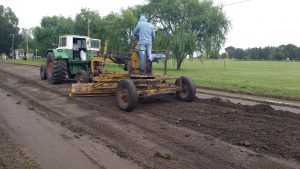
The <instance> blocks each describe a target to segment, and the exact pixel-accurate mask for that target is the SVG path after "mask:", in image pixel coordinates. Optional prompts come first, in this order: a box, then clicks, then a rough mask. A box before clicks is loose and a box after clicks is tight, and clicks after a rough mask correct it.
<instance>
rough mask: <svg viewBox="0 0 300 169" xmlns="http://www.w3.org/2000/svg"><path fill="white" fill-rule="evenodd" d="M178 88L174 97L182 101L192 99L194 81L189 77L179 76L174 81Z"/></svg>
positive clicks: (194, 91)
mask: <svg viewBox="0 0 300 169" xmlns="http://www.w3.org/2000/svg"><path fill="white" fill-rule="evenodd" d="M176 85H177V86H178V88H179V90H178V91H177V92H176V97H177V99H179V100H182V101H187V102H188V101H193V100H194V99H195V95H196V87H195V83H194V82H193V80H192V79H191V78H188V77H185V76H181V77H180V78H179V79H177V81H176Z"/></svg>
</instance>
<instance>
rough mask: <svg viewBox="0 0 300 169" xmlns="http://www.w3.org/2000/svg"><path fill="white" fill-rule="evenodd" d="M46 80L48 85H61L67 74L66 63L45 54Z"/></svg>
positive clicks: (51, 54)
mask: <svg viewBox="0 0 300 169" xmlns="http://www.w3.org/2000/svg"><path fill="white" fill-rule="evenodd" d="M46 69H47V72H46V74H47V80H48V82H49V83H50V84H60V83H62V82H63V81H64V80H65V78H66V74H67V63H66V61H65V60H62V59H59V60H54V57H53V53H51V52H50V53H48V54H47V64H46Z"/></svg>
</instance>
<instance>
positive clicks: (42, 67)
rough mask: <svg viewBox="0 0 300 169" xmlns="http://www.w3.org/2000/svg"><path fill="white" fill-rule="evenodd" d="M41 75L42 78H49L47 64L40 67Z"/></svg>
mask: <svg viewBox="0 0 300 169" xmlns="http://www.w3.org/2000/svg"><path fill="white" fill-rule="evenodd" d="M40 77H41V79H42V80H46V79H47V74H46V66H45V65H41V67H40Z"/></svg>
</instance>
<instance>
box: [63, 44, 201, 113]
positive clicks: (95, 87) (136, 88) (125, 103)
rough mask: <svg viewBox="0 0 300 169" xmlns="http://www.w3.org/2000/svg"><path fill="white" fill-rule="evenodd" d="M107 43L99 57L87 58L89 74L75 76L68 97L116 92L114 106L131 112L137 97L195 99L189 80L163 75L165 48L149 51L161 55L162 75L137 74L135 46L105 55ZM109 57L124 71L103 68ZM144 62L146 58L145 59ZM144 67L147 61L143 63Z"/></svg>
mask: <svg viewBox="0 0 300 169" xmlns="http://www.w3.org/2000/svg"><path fill="white" fill-rule="evenodd" d="M106 53H107V42H106V43H105V47H104V54H103V57H94V58H93V59H92V60H91V67H90V69H91V70H90V71H91V75H92V76H91V77H90V81H91V82H89V83H84V82H87V79H88V78H89V77H88V75H86V74H82V75H81V76H79V78H78V79H77V80H78V83H76V84H72V89H71V92H70V93H69V96H109V95H116V99H117V103H118V106H119V108H120V109H121V110H123V111H132V110H133V109H134V108H135V107H136V106H137V103H138V99H139V98H144V97H149V96H158V95H166V94H175V95H176V97H177V98H178V99H179V100H182V101H192V100H193V99H194V98H195V93H196V88H195V84H194V82H193V80H192V79H190V78H188V77H185V76H181V77H179V78H174V77H169V76H168V75H167V58H168V56H169V54H168V52H167V51H153V54H160V55H163V56H165V57H164V58H165V59H163V62H164V73H163V74H141V73H140V56H139V52H138V50H137V49H135V48H134V49H132V50H131V52H129V53H123V54H109V55H107V54H106ZM108 59H110V60H111V61H113V62H114V63H116V64H118V65H119V66H120V67H121V68H123V69H124V70H125V71H127V73H122V74H120V73H111V72H106V71H105V64H106V61H107V60H108ZM145 61H147V59H145ZM145 65H146V68H147V66H149V65H148V62H146V63H145Z"/></svg>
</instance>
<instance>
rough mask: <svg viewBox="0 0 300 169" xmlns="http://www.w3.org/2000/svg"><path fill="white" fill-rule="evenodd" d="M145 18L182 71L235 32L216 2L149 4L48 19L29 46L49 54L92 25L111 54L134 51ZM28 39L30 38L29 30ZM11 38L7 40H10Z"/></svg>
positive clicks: (182, 0) (150, 0)
mask: <svg viewBox="0 0 300 169" xmlns="http://www.w3.org/2000/svg"><path fill="white" fill-rule="evenodd" d="M141 14H143V15H145V16H146V17H147V19H148V21H149V22H150V23H152V24H153V25H154V26H155V29H156V35H157V37H156V40H155V41H154V43H153V49H157V50H160V49H167V50H169V51H170V53H171V56H172V57H173V58H174V59H175V61H176V63H177V69H180V67H181V64H182V62H183V61H184V59H185V58H187V57H192V56H193V54H194V53H195V52H201V53H206V54H207V55H213V54H215V53H218V52H219V51H220V49H221V48H222V47H223V45H224V43H225V40H226V34H227V32H228V30H229V28H230V22H229V20H228V19H227V17H226V15H225V13H224V11H223V8H222V6H219V5H215V4H214V3H213V1H212V0H204V1H199V0H148V3H147V4H145V5H137V6H134V7H130V8H127V9H123V10H121V12H118V13H110V14H108V15H106V16H100V15H99V12H98V11H92V10H89V9H81V11H80V13H78V14H77V15H76V17H75V18H74V19H73V18H70V17H63V16H46V17H43V19H42V20H41V24H40V26H38V27H35V28H32V29H31V30H32V35H33V36H30V37H29V40H28V41H29V43H30V45H29V48H30V50H34V49H38V51H39V54H40V55H42V56H43V55H45V52H46V49H49V48H53V47H56V46H55V44H57V41H58V37H59V36H60V35H63V34H77V35H87V34H88V27H87V25H88V23H90V24H89V25H90V36H91V37H92V38H97V39H101V40H102V41H104V40H108V42H109V50H110V52H119V51H129V49H130V48H131V45H132V44H133V41H135V39H134V37H133V33H132V32H133V30H134V28H135V26H136V24H137V22H138V19H139V17H140V15H141ZM0 25H1V23H0ZM24 31H26V30H24ZM22 32H23V31H22ZM21 34H22V33H21ZM23 35H24V36H27V38H28V30H27V33H26V32H25V33H23ZM21 37H22V36H21ZM32 37H33V38H32ZM8 39H9V37H6V41H7V42H9V40H8ZM10 39H11V38H10ZM7 44H10V43H7ZM17 44H18V43H16V45H17ZM21 44H22V43H21V42H19V45H21ZM8 49H9V47H8ZM8 51H9V50H8Z"/></svg>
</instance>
